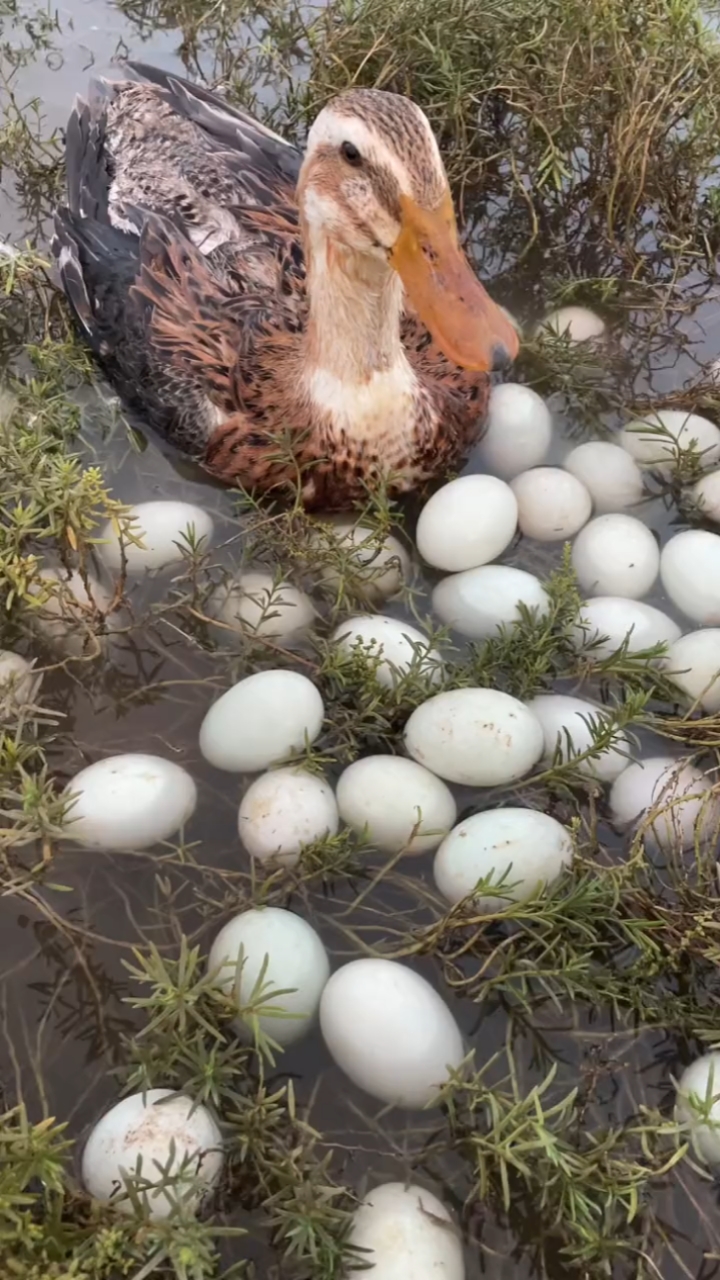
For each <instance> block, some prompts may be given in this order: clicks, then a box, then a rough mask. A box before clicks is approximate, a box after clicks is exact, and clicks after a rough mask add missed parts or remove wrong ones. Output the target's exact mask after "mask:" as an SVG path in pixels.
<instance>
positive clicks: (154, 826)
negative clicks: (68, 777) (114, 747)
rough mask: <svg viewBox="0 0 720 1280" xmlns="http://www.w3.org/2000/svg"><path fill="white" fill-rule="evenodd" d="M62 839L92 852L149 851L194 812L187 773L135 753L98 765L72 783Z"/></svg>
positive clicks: (192, 789)
mask: <svg viewBox="0 0 720 1280" xmlns="http://www.w3.org/2000/svg"><path fill="white" fill-rule="evenodd" d="M65 795H66V796H67V798H68V800H69V804H68V807H67V810H66V813H65V819H64V821H65V826H64V835H65V836H66V837H67V839H69V840H76V841H77V842H78V843H79V844H82V845H85V846H86V848H89V849H104V850H113V849H150V848H152V846H153V845H154V844H158V843H159V841H161V840H169V838H170V836H172V835H174V834H175V833H176V832H177V831H180V830H181V829H182V828H183V827H184V826H185V823H186V822H188V821H189V819H190V818H191V817H192V815H193V813H194V812H195V806H196V804H197V788H196V786H195V783H194V782H193V780H192V778H191V777H190V774H189V773H186V772H185V770H184V769H181V767H180V765H179V764H175V763H174V761H172V760H164V759H163V758H162V756H151V755H144V754H141V753H139V752H133V753H130V754H127V755H120V756H108V757H107V759H105V760H97V761H96V762H95V764H91V765H89V766H88V768H87V769H82V770H81V772H80V773H78V774H76V776H75V777H74V778H73V779H72V781H71V782H69V783H68V785H67V787H66V788H65Z"/></svg>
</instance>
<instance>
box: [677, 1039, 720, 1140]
mask: <svg viewBox="0 0 720 1280" xmlns="http://www.w3.org/2000/svg"><path fill="white" fill-rule="evenodd" d="M676 1097H677V1101H676V1104H675V1115H676V1118H677V1120H678V1122H679V1123H680V1124H682V1125H684V1126H685V1127H686V1129H687V1131H688V1134H689V1137H690V1142H691V1146H692V1150H693V1151H694V1153H695V1155H696V1156H698V1157H699V1159H700V1160H702V1161H703V1162H704V1163H705V1164H709V1165H713V1164H720V1052H718V1050H717V1049H715V1050H712V1051H711V1052H710V1053H704V1054H703V1055H702V1057H700V1058H696V1059H695V1061H694V1062H691V1063H690V1066H689V1067H686V1068H685V1070H684V1071H683V1073H682V1075H681V1076H680V1079H679V1080H678V1083H677V1095H676Z"/></svg>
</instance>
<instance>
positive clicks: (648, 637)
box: [573, 596, 680, 662]
mask: <svg viewBox="0 0 720 1280" xmlns="http://www.w3.org/2000/svg"><path fill="white" fill-rule="evenodd" d="M679 635H680V628H679V626H678V625H677V623H676V622H673V620H672V618H668V616H667V614H666V613H662V612H661V610H660V609H656V608H655V607H654V606H653V605H650V604H645V602H644V601H643V600H627V599H625V598H624V597H623V596H595V598H594V600H585V601H584V602H583V604H582V605H581V606H580V611H579V613H578V621H577V623H576V624H575V626H574V628H573V640H574V643H575V645H576V647H577V648H578V649H582V648H585V647H586V646H591V647H588V657H591V658H593V659H594V660H595V661H597V662H601V661H602V660H603V659H604V658H609V657H610V655H611V654H613V653H615V652H616V650H617V649H619V648H620V646H621V645H622V644H627V652H628V653H641V652H643V651H644V650H645V649H652V648H654V647H655V645H658V644H672V643H673V641H674V640H677V639H678V637H679Z"/></svg>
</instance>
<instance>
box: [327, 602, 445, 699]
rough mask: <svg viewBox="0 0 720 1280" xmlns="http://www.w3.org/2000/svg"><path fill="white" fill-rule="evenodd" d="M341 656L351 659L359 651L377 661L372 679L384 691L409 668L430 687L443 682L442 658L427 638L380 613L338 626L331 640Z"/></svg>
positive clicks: (414, 629)
mask: <svg viewBox="0 0 720 1280" xmlns="http://www.w3.org/2000/svg"><path fill="white" fill-rule="evenodd" d="M331 641H332V643H333V644H334V645H337V647H338V649H339V650H340V653H341V654H342V655H343V656H344V657H345V658H348V659H350V658H351V657H352V656H353V654H354V653H357V652H358V651H362V652H364V653H365V654H366V655H367V656H368V657H369V658H379V659H380V661H379V662H378V665H377V669H376V671H375V679H376V680H377V682H378V684H381V685H382V686H383V688H384V689H392V687H393V685H394V684H396V683H397V681H398V680H399V679H401V678H402V676H404V675H406V674H407V672H408V671H409V670H410V669H411V667H412V668H413V669H414V670H415V671H417V673H418V674H420V675H423V676H426V677H429V678H430V680H431V682H432V683H433V684H437V683H438V682H439V681H440V680H441V679H442V673H443V664H442V658H441V657H440V654H439V653H438V651H437V649H431V648H430V647H429V644H428V639H427V636H424V635H423V633H422V631H418V630H417V627H411V626H409V625H408V623H407V622H398V620H397V618H388V617H386V616H385V614H382V613H368V614H359V615H358V616H357V617H355V618H348V620H347V622H341V623H340V626H339V627H336V628H335V630H334V631H333V634H332V636H331Z"/></svg>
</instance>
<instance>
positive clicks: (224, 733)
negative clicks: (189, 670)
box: [200, 670, 325, 773]
mask: <svg viewBox="0 0 720 1280" xmlns="http://www.w3.org/2000/svg"><path fill="white" fill-rule="evenodd" d="M324 714H325V708H324V706H323V700H322V698H321V697H320V694H319V693H318V691H317V689H316V688H315V685H314V684H313V683H312V682H311V681H310V680H308V678H307V676H303V675H299V674H298V672H296V671H283V670H273V671H258V672H256V674H255V675H254V676H247V677H246V679H245V680H240V681H239V683H238V684H235V685H233V687H232V688H231V689H228V691H227V693H224V694H223V695H222V697H221V698H218V700H217V702H216V703H214V704H213V706H212V707H211V708H210V710H209V711H208V713H207V715H206V716H205V719H204V720H203V722H202V725H201V726H200V750H201V751H202V753H203V755H204V757H205V759H206V760H207V761H208V762H209V763H210V764H212V765H215V768H216V769H226V770H227V771H228V772H230V773H257V772H259V771H260V770H261V769H267V768H269V766H270V765H272V764H279V763H281V762H282V761H283V760H287V759H288V757H289V756H292V755H295V754H296V753H297V752H300V751H303V750H304V748H305V746H306V744H308V743H311V742H314V741H315V739H316V738H317V736H318V734H319V732H320V729H321V727H322V722H323V716H324Z"/></svg>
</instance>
